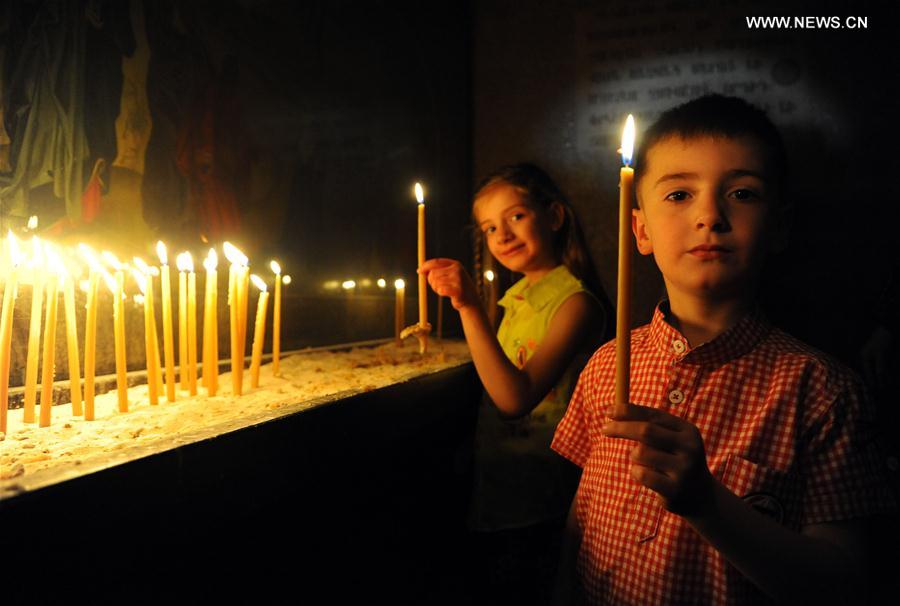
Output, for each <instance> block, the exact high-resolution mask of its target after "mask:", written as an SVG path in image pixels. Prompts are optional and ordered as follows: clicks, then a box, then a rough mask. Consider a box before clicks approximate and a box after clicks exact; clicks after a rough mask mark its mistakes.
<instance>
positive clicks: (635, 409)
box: [602, 404, 715, 516]
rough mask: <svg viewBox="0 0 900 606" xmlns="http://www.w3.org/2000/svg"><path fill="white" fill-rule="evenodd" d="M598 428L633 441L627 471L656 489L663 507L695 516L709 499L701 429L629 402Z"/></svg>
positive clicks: (710, 483) (710, 481) (709, 481)
mask: <svg viewBox="0 0 900 606" xmlns="http://www.w3.org/2000/svg"><path fill="white" fill-rule="evenodd" d="M602 433H603V435H605V436H609V437H611V438H624V439H626V440H634V441H635V442H637V445H636V446H635V447H634V449H633V450H632V451H631V460H632V462H633V465H632V466H631V475H632V476H634V478H635V479H636V480H637V481H638V482H639V483H640V484H642V485H644V486H646V487H647V488H649V489H650V490H652V491H654V492H655V493H657V494H658V495H659V497H660V499H661V500H662V502H663V504H664V505H665V508H666V509H668V510H669V511H671V512H672V513H676V514H678V515H680V516H689V515H696V514H699V513H701V512H702V511H703V510H704V508H705V507H706V506H707V505H709V504H710V503H711V502H712V499H713V490H714V487H715V479H714V478H713V476H712V474H711V473H710V472H709V467H708V466H707V463H706V451H705V450H704V448H703V438H702V437H701V435H700V431H699V430H698V429H697V428H696V427H695V426H694V425H693V424H691V423H688V422H687V421H685V420H684V419H681V418H679V417H676V416H674V415H671V414H669V413H667V412H664V411H662V410H658V409H656V408H648V407H646V406H638V405H635V404H632V405H631V406H630V407H629V411H628V413H627V414H625V415H622V416H618V417H613V418H612V420H611V421H608V422H607V423H606V425H604V426H603V429H602Z"/></svg>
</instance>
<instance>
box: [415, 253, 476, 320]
mask: <svg viewBox="0 0 900 606" xmlns="http://www.w3.org/2000/svg"><path fill="white" fill-rule="evenodd" d="M419 273H423V274H425V275H426V276H427V278H428V284H430V285H431V288H432V290H434V292H436V293H437V294H439V295H440V296H442V297H449V299H450V303H451V304H453V308H454V309H456V310H462V309H463V308H465V307H470V306H478V305H479V304H480V303H479V301H478V294H477V293H476V291H475V284H474V283H473V282H472V278H470V277H469V274H468V272H467V271H466V270H465V268H464V267H463V266H462V263H460V262H459V261H456V260H454V259H429V260H427V261H425V263H423V264H422V267H421V268H420V269H419Z"/></svg>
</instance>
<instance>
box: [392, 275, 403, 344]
mask: <svg viewBox="0 0 900 606" xmlns="http://www.w3.org/2000/svg"><path fill="white" fill-rule="evenodd" d="M394 292H395V294H396V297H395V300H394V340H395V341H396V342H397V346H398V347H400V346H401V345H403V339H401V338H400V333H401V332H402V331H403V325H404V324H405V323H406V322H405V320H406V282H404V281H403V280H402V279H401V278H398V279H396V280H394Z"/></svg>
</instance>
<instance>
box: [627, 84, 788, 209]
mask: <svg viewBox="0 0 900 606" xmlns="http://www.w3.org/2000/svg"><path fill="white" fill-rule="evenodd" d="M669 137H680V138H682V139H694V138H697V137H726V138H729V139H734V138H738V137H753V138H754V139H756V140H758V141H759V142H760V143H761V144H762V147H763V150H764V151H765V154H766V158H765V166H766V171H767V173H768V176H769V177H770V179H771V184H772V185H773V186H774V188H775V194H776V199H777V200H779V201H780V203H781V204H784V203H785V198H786V195H785V191H786V189H785V188H786V186H787V153H786V151H785V149H784V142H783V141H782V139H781V135H780V134H779V132H778V129H777V128H776V127H775V125H774V124H773V123H772V121H771V120H769V117H768V116H767V115H766V113H765V112H764V111H763V110H761V109H759V108H758V107H755V106H754V105H751V104H750V103H748V102H747V101H745V100H743V99H741V98H739V97H726V96H724V95H704V96H703V97H698V98H696V99H693V100H691V101H688V102H687V103H684V104H682V105H678V106H676V107H673V108H672V109H669V110H667V111H665V112H663V114H662V115H660V117H659V118H657V120H656V122H654V123H653V124H652V125H651V126H650V128H648V129H647V130H646V131H645V132H644V134H643V135H642V136H641V140H640V148H639V149H638V153H637V157H636V158H635V162H634V186H635V189H637V187H638V184H639V183H640V180H641V178H642V177H643V176H644V174H646V172H647V168H648V167H647V152H648V151H649V150H650V149H651V148H652V147H653V146H654V145H656V144H657V143H658V142H660V141H662V140H664V139H668V138H669Z"/></svg>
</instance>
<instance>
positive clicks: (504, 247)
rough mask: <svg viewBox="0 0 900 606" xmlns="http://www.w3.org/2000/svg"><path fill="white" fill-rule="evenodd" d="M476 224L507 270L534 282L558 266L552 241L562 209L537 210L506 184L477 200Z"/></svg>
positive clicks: (484, 192)
mask: <svg viewBox="0 0 900 606" xmlns="http://www.w3.org/2000/svg"><path fill="white" fill-rule="evenodd" d="M474 214H475V221H476V222H477V223H478V227H479V229H481V232H482V234H484V239H485V241H486V242H487V245H488V249H489V250H490V251H491V254H492V255H494V258H496V259H497V260H498V261H500V263H502V264H503V266H504V267H506V268H507V269H509V270H510V271H514V272H518V273H522V274H525V276H526V277H527V278H528V279H529V281H531V282H533V281H535V280H537V279H539V278H540V277H541V276H543V275H544V274H545V273H547V272H549V271H550V270H551V269H553V268H555V267H556V266H557V265H559V260H558V259H557V258H556V255H555V253H554V250H553V238H554V236H555V232H556V230H558V229H559V227H560V226H561V225H562V220H563V209H562V206H560V205H559V204H557V203H554V204H553V206H551V207H550V209H547V210H545V209H543V208H538V207H535V206H534V205H532V204H531V203H530V202H528V200H526V199H525V198H524V197H523V196H522V194H521V193H519V191H518V190H516V188H515V187H513V186H512V185H509V184H507V183H498V184H496V185H492V186H489V187H488V188H487V189H485V190H484V191H483V192H481V194H480V195H479V196H478V197H477V198H476V199H475V205H474Z"/></svg>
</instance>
